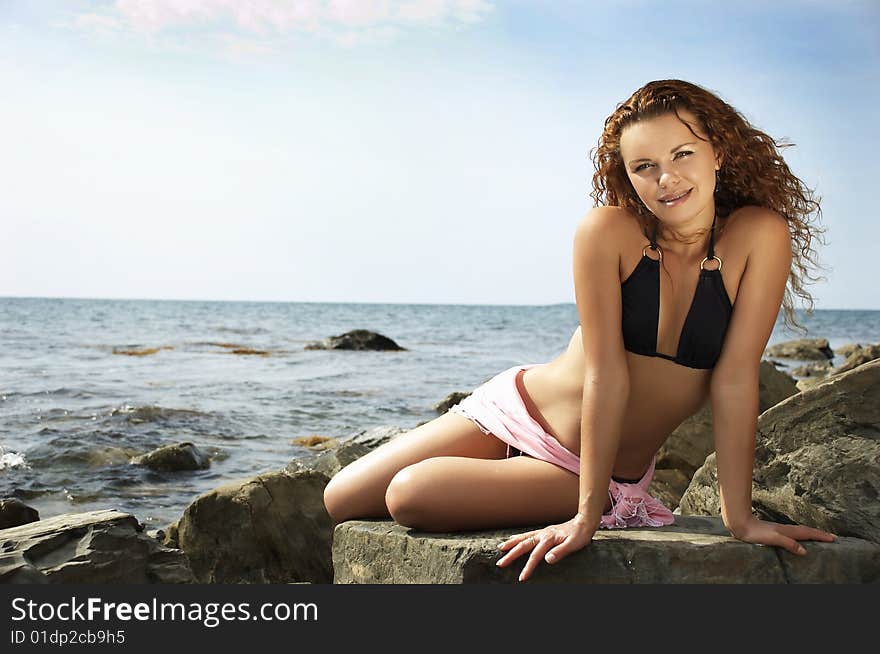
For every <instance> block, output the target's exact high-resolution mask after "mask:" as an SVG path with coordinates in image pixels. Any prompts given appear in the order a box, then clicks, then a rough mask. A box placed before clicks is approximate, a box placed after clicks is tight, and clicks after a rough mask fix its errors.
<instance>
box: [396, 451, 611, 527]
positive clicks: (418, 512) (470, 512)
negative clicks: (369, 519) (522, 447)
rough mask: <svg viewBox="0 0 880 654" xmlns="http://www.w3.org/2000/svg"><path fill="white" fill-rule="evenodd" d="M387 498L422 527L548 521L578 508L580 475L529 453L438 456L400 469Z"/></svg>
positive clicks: (405, 521) (400, 516) (407, 521)
mask: <svg viewBox="0 0 880 654" xmlns="http://www.w3.org/2000/svg"><path fill="white" fill-rule="evenodd" d="M385 499H386V502H387V506H388V508H389V509H390V512H391V515H392V517H393V518H394V520H395V521H396V522H398V523H399V524H402V525H404V526H407V527H413V528H415V529H419V530H422V531H461V530H470V529H494V528H504V527H510V526H517V525H539V524H541V525H547V524H549V523H552V522H564V521H566V520H569V519H570V518H572V517H574V515H575V514H576V513H577V509H578V476H577V475H576V474H574V473H573V472H571V471H569V470H566V469H565V468H561V467H559V466H557V465H555V464H553V463H549V462H547V461H541V460H540V459H534V458H532V457H530V456H514V457H511V458H509V459H501V460H481V459H468V458H462V457H457V456H440V457H434V458H431V459H426V460H424V461H421V462H419V463H415V464H413V465H410V466H408V467H406V468H404V469H402V470H401V471H400V472H398V473H397V474H396V475H395V476H394V478H393V479H392V480H391V483H390V484H389V486H388V491H387V493H386V496H385ZM610 503H611V502H610V499H609V500H607V501H606V505H605V511H608V510H609V509H610V508H611V507H610Z"/></svg>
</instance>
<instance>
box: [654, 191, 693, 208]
mask: <svg viewBox="0 0 880 654" xmlns="http://www.w3.org/2000/svg"><path fill="white" fill-rule="evenodd" d="M693 190H694V189H692V188H691V189H688V192H687V193H685V194H684V195H683V196H681V197H680V198H678V199H677V200H673V201H672V202H664V201H663V200H660V202H662V203H663V204H664V205H665V206H667V207H677V206H678V205H680V204H684V203H685V202H687V199H688V198H689V197H690V196H691V191H693Z"/></svg>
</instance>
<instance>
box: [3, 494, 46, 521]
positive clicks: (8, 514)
mask: <svg viewBox="0 0 880 654" xmlns="http://www.w3.org/2000/svg"><path fill="white" fill-rule="evenodd" d="M39 519H40V514H39V512H38V511H37V510H36V509H35V508H33V507H31V506H28V505H27V504H25V503H24V502H22V501H21V500H20V499H18V498H17V497H6V498H3V499H2V500H0V529H9V528H10V527H18V526H19V525H26V524H28V523H29V522H36V521H37V520H39Z"/></svg>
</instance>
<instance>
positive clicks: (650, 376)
mask: <svg viewBox="0 0 880 654" xmlns="http://www.w3.org/2000/svg"><path fill="white" fill-rule="evenodd" d="M581 343H582V342H581V332H580V327H578V328H577V329H576V330H575V333H574V335H573V336H572V338H571V341H570V342H569V345H568V348H567V349H566V350H565V352H563V353H562V354H560V355H559V356H558V357H556V358H555V359H553V360H552V361H550V362H548V363H545V364H541V365H538V366H534V367H532V368H529V369H528V370H526V371H525V372H524V373H523V378H522V382H523V386H524V388H525V391H526V393H527V395H528V399H531V403H532V407H530V409H531V410H533V411H534V412H535V413H536V415H535V419H536V420H538V422H539V423H541V424H542V425H543V426H544V428H545V429H546V430H547V432H548V433H549V434H551V435H552V436H553V437H555V438H556V440H558V441H559V442H560V443H561V444H562V446H563V447H565V448H566V449H568V450H569V451H571V452H573V453H574V454H577V455H578V456H580V441H581V402H582V401H583V379H584V351H583V346H582V344H581ZM626 358H627V365H628V366H629V386H630V393H629V398H628V400H627V405H626V410H625V413H624V419H623V424H622V426H621V433H620V447H619V449H618V451H617V458H616V459H615V461H614V466H613V468H612V474H613V475H614V476H615V477H620V478H623V479H640V478H641V477H642V476H643V475H644V474H645V472H646V471H647V469H648V466H649V465H650V464H651V458H652V457H653V456H654V454H655V453H656V452H657V450H658V449H659V448H660V446H661V445H662V444H663V442H664V441H665V440H666V438H667V437H668V436H669V434H670V433H672V431H673V430H674V429H675V428H676V427H677V426H678V425H679V424H681V422H682V421H684V420H685V419H686V418H687V417H688V416H690V415H692V414H693V413H695V412H696V411H697V410H698V409H699V408H700V406H701V405H702V404H703V402H704V401H705V400H706V398H707V396H708V387H709V379H710V373H711V370H698V369H695V368H687V367H685V366H680V365H678V364H675V363H673V362H672V361H668V360H666V359H663V358H660V357H647V356H642V355H640V354H633V353H632V352H627V353H626ZM657 380H663V382H662V383H657Z"/></svg>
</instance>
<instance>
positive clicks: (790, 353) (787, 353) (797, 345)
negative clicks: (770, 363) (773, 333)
mask: <svg viewBox="0 0 880 654" xmlns="http://www.w3.org/2000/svg"><path fill="white" fill-rule="evenodd" d="M764 354H765V355H766V356H771V357H779V358H780V359H798V360H800V361H810V360H814V359H815V360H820V361H821V360H822V359H833V358H834V352H832V351H831V348H830V347H829V346H828V339H827V338H799V339H796V340H793V341H785V342H784V343H776V344H775V345H772V346H770V347H768V348H767V350H766V351H765V352H764Z"/></svg>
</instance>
